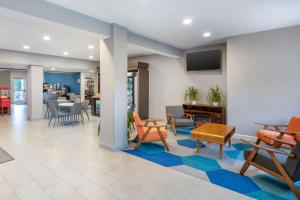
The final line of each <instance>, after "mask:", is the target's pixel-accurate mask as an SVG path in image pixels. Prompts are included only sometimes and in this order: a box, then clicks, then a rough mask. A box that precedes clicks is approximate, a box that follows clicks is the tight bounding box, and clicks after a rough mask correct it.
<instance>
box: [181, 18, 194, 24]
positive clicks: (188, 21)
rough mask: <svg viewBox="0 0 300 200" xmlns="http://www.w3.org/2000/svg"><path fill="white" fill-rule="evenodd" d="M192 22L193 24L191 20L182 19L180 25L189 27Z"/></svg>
mask: <svg viewBox="0 0 300 200" xmlns="http://www.w3.org/2000/svg"><path fill="white" fill-rule="evenodd" d="M192 22H193V20H192V19H191V18H185V19H183V21H182V24H183V25H190V24H192Z"/></svg>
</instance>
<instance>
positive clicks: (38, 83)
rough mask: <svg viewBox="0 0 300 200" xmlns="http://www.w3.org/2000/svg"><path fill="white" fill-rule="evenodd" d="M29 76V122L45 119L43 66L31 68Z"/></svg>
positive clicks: (29, 68)
mask: <svg viewBox="0 0 300 200" xmlns="http://www.w3.org/2000/svg"><path fill="white" fill-rule="evenodd" d="M27 73H28V75H27V78H28V80H27V91H28V93H27V95H28V107H27V109H28V110H27V112H28V120H40V119H43V81H44V70H43V67H42V66H33V65H31V66H29V67H28V72H27Z"/></svg>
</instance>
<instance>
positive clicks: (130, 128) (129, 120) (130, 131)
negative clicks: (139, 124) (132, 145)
mask: <svg viewBox="0 0 300 200" xmlns="http://www.w3.org/2000/svg"><path fill="white" fill-rule="evenodd" d="M133 121H134V120H133V112H132V111H131V110H129V111H128V112H127V139H128V144H129V142H130V141H131V140H132V137H134V135H135V128H134V125H133Z"/></svg>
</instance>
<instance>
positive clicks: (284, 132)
mask: <svg viewBox="0 0 300 200" xmlns="http://www.w3.org/2000/svg"><path fill="white" fill-rule="evenodd" d="M280 133H282V134H292V135H294V134H300V132H296V131H280Z"/></svg>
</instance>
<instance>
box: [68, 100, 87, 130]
mask: <svg viewBox="0 0 300 200" xmlns="http://www.w3.org/2000/svg"><path fill="white" fill-rule="evenodd" d="M80 118H81V122H82V125H84V122H83V112H82V103H74V104H73V106H72V108H71V112H70V113H69V120H70V121H71V122H72V124H74V123H77V122H79V120H80Z"/></svg>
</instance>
